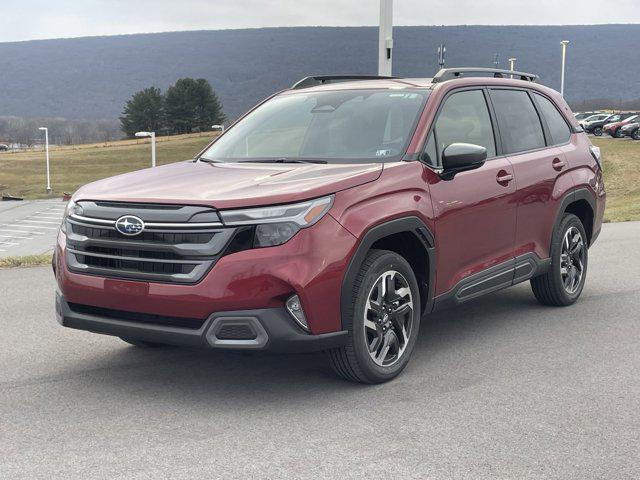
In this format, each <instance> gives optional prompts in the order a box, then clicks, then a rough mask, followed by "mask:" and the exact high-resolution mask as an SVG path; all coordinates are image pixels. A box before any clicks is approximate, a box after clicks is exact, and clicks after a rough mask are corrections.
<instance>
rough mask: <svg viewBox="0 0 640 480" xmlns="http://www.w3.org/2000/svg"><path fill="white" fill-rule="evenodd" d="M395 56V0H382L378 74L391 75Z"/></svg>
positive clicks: (382, 75)
mask: <svg viewBox="0 0 640 480" xmlns="http://www.w3.org/2000/svg"><path fill="white" fill-rule="evenodd" d="M392 57H393V0H380V29H379V30H378V75H380V76H381V77H390V76H391V66H392V60H393V59H392Z"/></svg>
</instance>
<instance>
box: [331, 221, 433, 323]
mask: <svg viewBox="0 0 640 480" xmlns="http://www.w3.org/2000/svg"><path fill="white" fill-rule="evenodd" d="M372 249H380V250H390V251H392V252H395V253H397V254H399V255H401V256H402V257H404V258H405V259H406V260H407V262H409V265H410V266H411V269H412V270H413V272H414V274H415V275H416V279H417V281H418V286H419V288H420V300H421V305H422V308H421V310H422V312H421V313H426V312H429V311H431V309H432V307H433V287H434V280H435V264H436V259H435V255H436V252H435V242H434V237H433V234H432V233H431V231H430V230H429V229H428V227H427V226H426V225H425V224H424V222H422V220H420V219H419V218H418V217H405V218H399V219H396V220H390V221H388V222H385V223H383V224H380V225H376V226H375V227H372V228H371V229H369V230H368V231H367V232H366V233H365V235H364V236H363V237H362V240H361V241H360V244H359V245H358V248H357V250H356V252H355V253H354V255H353V256H352V257H351V261H350V262H349V266H348V268H347V271H346V273H345V276H344V279H343V282H342V290H341V295H340V312H341V317H342V328H343V329H347V328H348V322H347V319H345V314H346V312H347V311H348V310H349V302H350V301H351V294H352V287H353V283H354V281H355V278H356V276H357V275H358V272H359V271H360V268H361V267H362V263H363V262H364V259H365V257H366V255H367V253H368V252H369V251H370V250H372Z"/></svg>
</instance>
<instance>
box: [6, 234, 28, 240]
mask: <svg viewBox="0 0 640 480" xmlns="http://www.w3.org/2000/svg"><path fill="white" fill-rule="evenodd" d="M0 238H17V239H20V240H33V237H20V236H18V235H0Z"/></svg>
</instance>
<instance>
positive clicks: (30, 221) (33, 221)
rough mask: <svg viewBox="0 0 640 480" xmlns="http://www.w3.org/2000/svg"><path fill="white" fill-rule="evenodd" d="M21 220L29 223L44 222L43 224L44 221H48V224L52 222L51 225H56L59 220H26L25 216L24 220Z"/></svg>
mask: <svg viewBox="0 0 640 480" xmlns="http://www.w3.org/2000/svg"><path fill="white" fill-rule="evenodd" d="M21 221H22V222H29V223H45V224H46V223H50V224H53V225H57V224H58V223H60V222H50V221H48V220H28V219H26V218H25V219H24V220H21Z"/></svg>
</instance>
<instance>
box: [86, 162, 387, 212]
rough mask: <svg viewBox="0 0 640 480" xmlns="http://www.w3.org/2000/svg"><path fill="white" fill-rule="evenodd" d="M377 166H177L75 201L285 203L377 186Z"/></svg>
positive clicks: (130, 176)
mask: <svg viewBox="0 0 640 480" xmlns="http://www.w3.org/2000/svg"><path fill="white" fill-rule="evenodd" d="M382 169H383V165H382V164H380V163H367V164H330V165H324V164H310V163H286V164H282V163H278V164H272V163H205V162H194V161H188V162H178V163H173V164H169V165H164V166H162V167H156V168H149V169H145V170H140V171H137V172H131V173H125V174H123V175H118V176H115V177H112V178H107V179H105V180H99V181H97V182H94V183H90V184H88V185H85V186H84V187H82V188H81V189H80V190H78V192H77V193H76V195H75V196H74V199H76V200H80V199H85V200H113V201H124V202H150V203H179V204H185V203H186V204H205V205H211V206H213V207H215V208H236V207H245V206H252V205H256V206H257V205H268V204H274V203H287V202H295V201H300V200H305V199H308V198H314V197H321V196H323V195H329V194H331V193H335V192H338V191H340V190H345V189H347V188H352V187H355V186H358V185H362V184H363V183H367V182H371V181H374V180H376V179H377V178H378V177H379V176H380V174H381V173H382Z"/></svg>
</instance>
